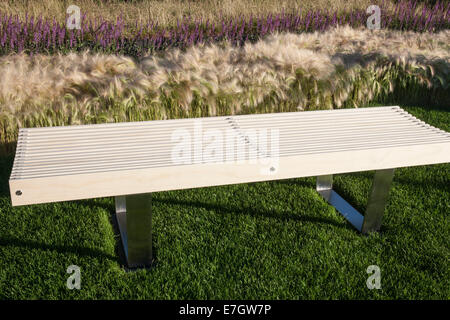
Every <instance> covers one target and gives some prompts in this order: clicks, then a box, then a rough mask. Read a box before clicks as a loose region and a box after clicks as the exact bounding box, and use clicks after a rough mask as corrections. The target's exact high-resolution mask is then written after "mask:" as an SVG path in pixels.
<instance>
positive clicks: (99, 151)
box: [10, 106, 450, 205]
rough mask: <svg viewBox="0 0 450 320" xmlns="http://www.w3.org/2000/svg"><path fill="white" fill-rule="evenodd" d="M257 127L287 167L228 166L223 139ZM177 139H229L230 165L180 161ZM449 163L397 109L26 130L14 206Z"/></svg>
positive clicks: (431, 133)
mask: <svg viewBox="0 0 450 320" xmlns="http://www.w3.org/2000/svg"><path fill="white" fill-rule="evenodd" d="M199 123H200V125H201V128H200V127H199ZM199 128H200V129H199ZM252 128H253V129H256V130H258V132H262V129H267V130H268V132H269V133H270V130H272V131H274V130H275V129H278V132H279V140H278V141H279V144H278V152H279V153H277V154H279V160H278V164H277V168H276V169H275V170H274V171H275V172H273V173H272V174H270V175H268V174H261V166H260V165H255V163H249V161H242V162H236V161H226V160H227V159H229V158H225V154H229V155H231V153H227V152H230V150H227V149H226V147H225V133H226V132H236V134H237V136H238V137H240V138H241V139H244V140H245V137H246V136H245V135H246V132H249V131H248V130H249V129H252ZM176 130H178V131H176ZM180 130H181V131H180ZM183 130H184V131H183ZM196 130H197V131H196ZM214 130H215V131H214ZM174 132H178V134H179V133H180V132H181V133H183V132H184V133H185V134H186V136H189V137H191V143H192V154H198V153H194V151H195V150H198V149H195V148H198V143H200V142H201V141H199V139H198V137H203V138H202V139H204V144H203V147H202V148H207V141H205V140H207V135H208V132H209V133H211V132H212V133H217V132H222V133H223V136H224V139H223V145H224V156H223V158H222V159H225V162H221V163H219V162H214V161H213V160H214V159H213V160H208V159H206V160H205V159H199V158H195V157H194V158H192V160H193V161H192V162H191V163H179V162H174V161H173V156H172V152H173V150H174V148H176V147H177V146H179V145H180V140H176V139H172V138H173V134H174ZM205 135H206V136H205ZM268 140H269V148H268V149H267V152H263V151H259V152H256V157H263V156H264V155H265V156H267V155H271V156H275V154H274V153H273V152H272V154H271V151H273V150H271V148H270V146H271V145H270V134H269V135H268ZM186 141H189V140H186ZM217 141H219V142H220V140H216V142H217ZM219 142H217V143H219ZM245 143H247V144H248V145H249V146H250V147H251V146H252V144H253V140H251V139H250V140H249V141H247V142H245ZM233 150H234V149H233ZM235 152H236V153H234V155H235V156H236V157H237V150H236V151H235ZM251 155H255V153H251V154H250V153H247V157H249V156H251ZM235 159H237V158H235ZM246 159H247V158H246ZM445 162H450V133H447V132H445V131H442V130H439V129H437V128H434V127H432V126H429V125H427V124H426V123H424V122H422V121H420V120H418V119H417V118H415V117H413V116H412V115H410V114H408V113H407V112H406V111H404V110H403V109H401V108H399V107H396V106H394V107H373V108H362V109H340V110H326V111H304V112H286V113H271V114H257V115H239V116H225V117H208V118H196V119H177V120H158V121H141V122H127V123H111V124H96V125H79V126H61V127H45V128H23V129H20V132H19V139H18V144H17V150H16V156H15V160H14V165H13V170H12V173H11V177H10V191H11V199H12V204H13V205H26V204H33V203H45V202H56V201H65V200H77V199H87V198H96V197H106V196H118V195H127V194H137V193H149V192H157V191H165V190H175V189H185V188H195V187H205V186H214V185H226V184H234V183H245V182H255V181H264V180H275V179H286V178H293V177H306V176H318V175H327V174H338V173H346V172H357V171H366V170H377V169H387V168H397V167H407V166H415V165H425V164H435V163H445Z"/></svg>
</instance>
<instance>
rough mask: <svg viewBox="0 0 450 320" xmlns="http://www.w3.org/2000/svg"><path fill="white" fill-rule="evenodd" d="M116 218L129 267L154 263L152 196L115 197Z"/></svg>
mask: <svg viewBox="0 0 450 320" xmlns="http://www.w3.org/2000/svg"><path fill="white" fill-rule="evenodd" d="M115 202H116V218H117V224H118V225H119V230H120V236H121V238H122V243H123V248H124V250H125V256H126V259H127V263H128V267H130V268H136V267H146V266H150V265H151V263H152V208H151V194H150V193H148V194H133V195H128V196H120V197H115Z"/></svg>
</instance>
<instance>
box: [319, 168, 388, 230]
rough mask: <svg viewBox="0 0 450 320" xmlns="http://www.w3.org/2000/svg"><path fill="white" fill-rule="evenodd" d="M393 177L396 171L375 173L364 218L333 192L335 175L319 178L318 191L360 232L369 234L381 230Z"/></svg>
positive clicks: (386, 170)
mask: <svg viewBox="0 0 450 320" xmlns="http://www.w3.org/2000/svg"><path fill="white" fill-rule="evenodd" d="M393 177H394V169H385V170H378V171H376V172H375V177H374V181H373V184H372V190H371V192H370V195H369V201H368V203H367V208H366V213H365V215H364V216H363V215H362V214H360V213H359V212H358V211H357V210H356V209H355V208H353V207H352V206H351V205H350V204H349V203H348V202H347V201H345V200H344V199H343V198H342V197H341V196H340V195H339V194H337V193H336V192H335V191H334V190H333V175H326V176H318V177H317V187H316V190H317V192H319V194H320V195H321V196H322V197H323V198H324V199H325V200H327V201H328V202H329V203H330V204H331V205H332V206H333V207H335V208H336V210H337V211H339V212H340V213H341V214H342V215H343V216H344V217H345V218H346V219H347V220H348V221H349V222H350V223H351V224H352V225H353V226H354V227H355V228H356V229H357V230H358V231H360V232H362V233H368V232H371V231H377V230H379V229H380V226H381V219H382V218H383V213H384V208H385V206H386V202H387V198H388V195H389V189H390V186H391V182H392V178H393Z"/></svg>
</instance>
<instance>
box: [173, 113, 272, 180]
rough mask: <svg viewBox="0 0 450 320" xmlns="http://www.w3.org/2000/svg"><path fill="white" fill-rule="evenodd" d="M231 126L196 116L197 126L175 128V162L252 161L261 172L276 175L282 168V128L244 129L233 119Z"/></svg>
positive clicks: (215, 162) (179, 163) (220, 162)
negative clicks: (214, 125)
mask: <svg viewBox="0 0 450 320" xmlns="http://www.w3.org/2000/svg"><path fill="white" fill-rule="evenodd" d="M229 122H230V128H226V129H218V128H211V127H208V124H205V128H204V127H203V123H202V120H194V124H193V127H191V128H187V127H184V128H183V127H181V128H177V129H175V130H174V131H173V132H172V135H171V142H172V143H174V144H173V147H172V150H171V160H172V163H173V164H176V165H181V164H197V163H205V164H224V163H235V164H250V165H258V166H259V167H260V171H259V172H260V173H261V174H267V175H272V174H275V173H277V172H278V169H279V129H268V128H248V129H245V130H243V129H240V128H239V127H238V126H237V125H236V124H234V123H233V122H232V120H229Z"/></svg>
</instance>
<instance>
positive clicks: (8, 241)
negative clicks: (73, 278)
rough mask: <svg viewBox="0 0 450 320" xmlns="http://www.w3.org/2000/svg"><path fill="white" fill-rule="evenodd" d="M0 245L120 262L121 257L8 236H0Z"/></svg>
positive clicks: (92, 250)
mask: <svg viewBox="0 0 450 320" xmlns="http://www.w3.org/2000/svg"><path fill="white" fill-rule="evenodd" d="M0 246H5V247H6V246H8V247H20V248H24V249H37V250H44V251H56V252H58V253H62V254H67V253H72V254H76V255H78V256H84V257H92V258H98V257H101V258H105V259H109V260H113V261H116V262H119V259H118V258H117V257H116V256H113V255H110V254H107V253H104V252H102V251H100V250H96V249H91V248H84V247H76V246H62V245H54V244H52V245H50V244H45V243H41V242H37V241H30V240H22V239H17V238H13V237H8V236H0Z"/></svg>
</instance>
